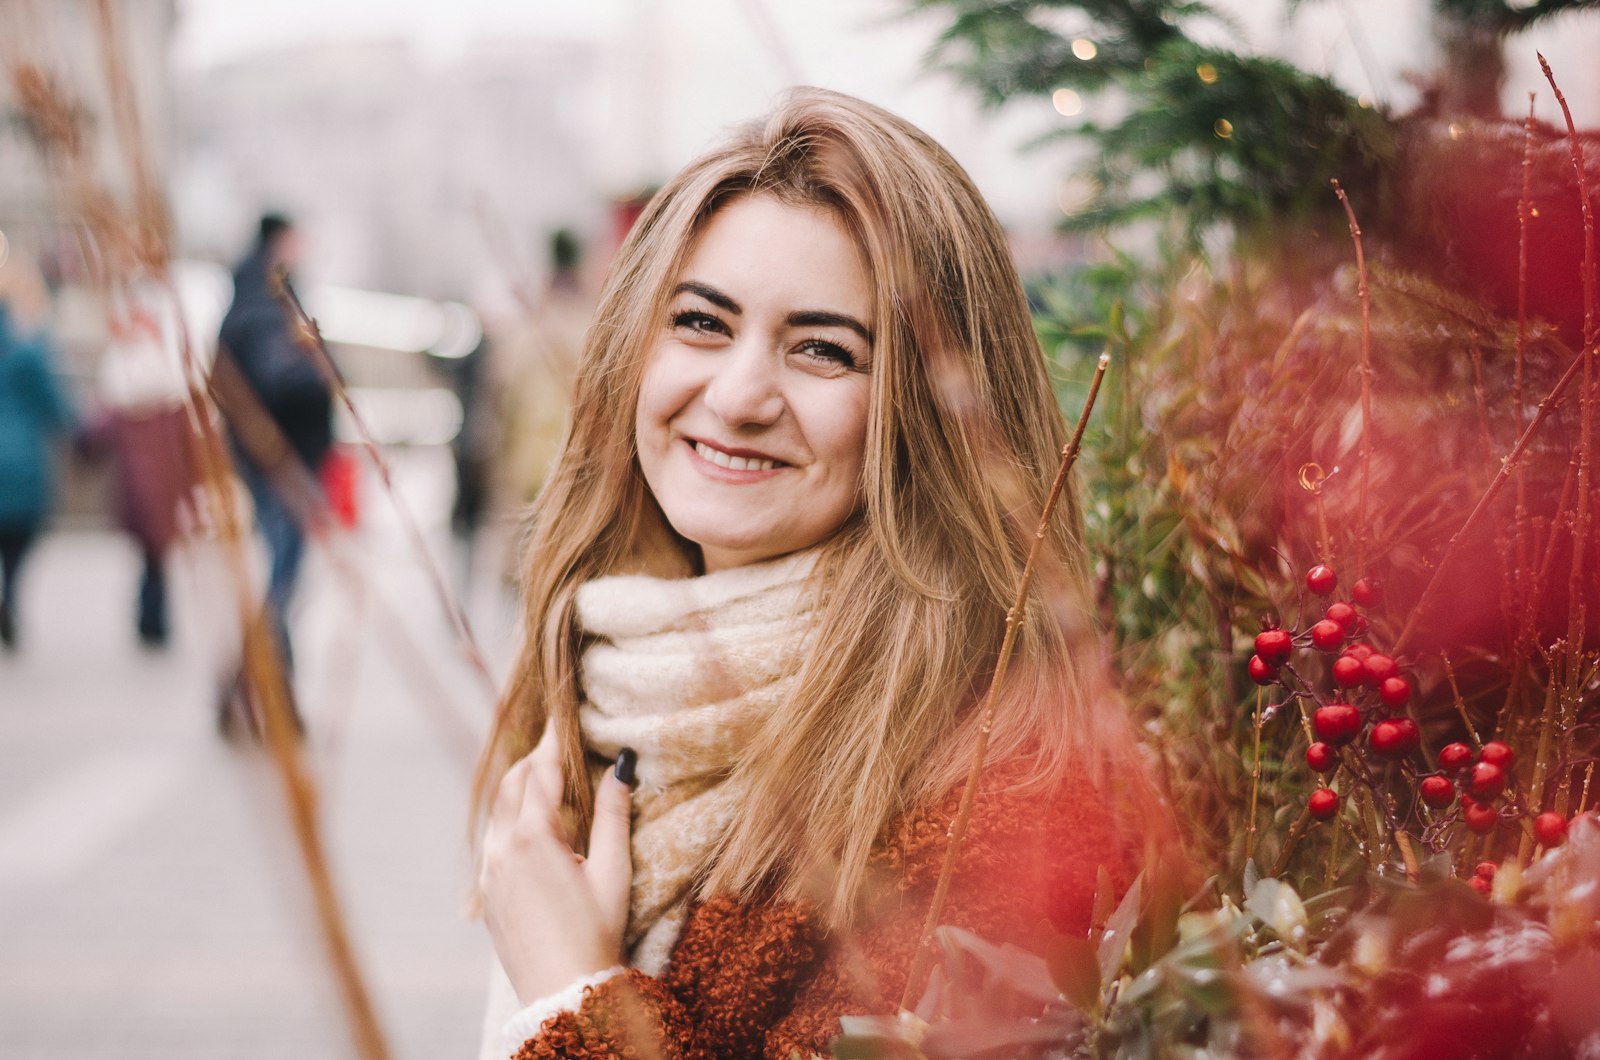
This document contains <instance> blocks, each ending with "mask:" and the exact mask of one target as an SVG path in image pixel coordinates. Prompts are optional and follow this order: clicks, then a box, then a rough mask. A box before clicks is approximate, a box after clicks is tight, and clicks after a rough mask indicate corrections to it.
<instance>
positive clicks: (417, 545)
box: [273, 274, 498, 696]
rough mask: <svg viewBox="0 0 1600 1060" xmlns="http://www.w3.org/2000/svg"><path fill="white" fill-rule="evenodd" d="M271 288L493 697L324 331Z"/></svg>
mask: <svg viewBox="0 0 1600 1060" xmlns="http://www.w3.org/2000/svg"><path fill="white" fill-rule="evenodd" d="M273 289H274V290H275V291H276V292H277V295H278V298H279V301H280V302H281V303H282V304H283V307H284V309H285V311H287V312H288V313H290V314H291V316H292V317H293V318H294V321H295V324H296V326H297V329H298V331H299V337H300V339H301V342H300V345H301V347H302V348H303V349H305V350H306V351H307V352H308V353H310V354H311V355H312V357H313V358H315V360H316V362H317V366H318V367H319V368H320V369H321V371H322V374H323V377H324V379H325V380H326V381H327V383H328V384H329V386H330V387H331V388H332V389H333V392H334V394H335V395H336V396H337V397H338V399H339V402H340V404H342V405H343V406H344V409H345V412H346V413H347V414H348V415H349V416H350V422H351V423H352V424H354V426H355V428H356V433H357V435H358V436H359V437H360V438H361V448H362V451H363V452H364V453H366V456H367V460H368V461H370V462H371V464H372V466H373V467H374V468H375V469H376V470H377V472H378V477H379V478H380V480H381V481H382V483H383V488H384V492H385V493H387V494H388V495H389V498H390V500H392V501H394V506H395V511H396V512H397V514H398V515H399V516H400V523H401V525H402V526H403V527H404V528H405V531H406V537H407V538H408V539H409V541H410V544H411V547H412V548H413V549H414V550H415V551H416V553H417V555H418V557H420V558H421V560H422V565H423V569H424V570H425V571H426V572H427V575H428V583H429V585H430V587H431V588H432V589H433V594H434V596H435V597H436V598H437V599H438V601H439V604H440V606H441V607H442V608H443V609H444V613H445V617H446V618H448V619H449V621H450V625H451V628H452V629H453V630H454V632H455V635H456V640H457V643H458V644H459V646H460V648H461V651H462V653H463V654H464V655H465V656H466V659H467V662H468V664H469V665H470V666H471V667H472V670H473V672H474V673H475V674H477V675H478V677H479V678H480V679H481V680H482V681H483V684H484V688H485V689H486V690H487V691H488V692H489V693H490V695H491V696H493V695H495V694H497V692H498V689H497V687H496V685H495V680H494V676H493V675H492V674H490V672H489V664H488V662H487V661H486V660H485V658H484V654H483V650H482V649H481V648H480V647H479V646H478V638H477V636H476V635H475V634H474V633H473V632H472V623H471V622H470V621H468V619H467V614H466V611H465V610H463V609H462V607H461V604H460V602H459V601H457V600H456V597H455V594H454V593H453V592H451V591H450V585H449V582H448V580H447V579H446V578H445V576H444V572H443V571H442V570H440V569H439V563H438V561H437V560H436V559H435V558H434V556H433V552H432V550H430V549H429V548H428V543H427V540H426V538H424V537H423V534H422V527H420V526H419V525H417V520H416V518H415V517H414V516H413V515H412V514H411V511H410V509H408V508H407V507H406V506H405V505H403V504H401V503H400V502H399V494H398V493H397V492H396V490H395V488H394V479H393V476H392V475H391V474H390V471H389V462H388V461H387V460H385V459H384V457H383V453H382V451H380V450H379V448H378V443H377V442H376V441H375V440H374V439H373V435H372V431H371V430H370V429H369V428H368V427H367V423H366V420H364V419H363V418H362V416H361V413H360V411H359V410H358V409H357V408H356V406H355V402H354V401H352V400H351V399H350V391H349V390H348V389H346V387H345V385H344V381H343V380H342V379H340V378H339V372H338V369H336V368H335V367H334V364H333V358H332V357H331V356H330V355H329V354H328V347H327V344H326V343H324V342H323V340H322V332H321V330H320V329H319V328H318V327H317V322H316V321H315V320H313V319H312V318H311V316H310V314H308V313H307V312H306V310H305V307H304V306H303V305H301V304H300V299H299V297H298V296H297V295H296V294H295V292H294V288H292V287H290V286H289V285H288V284H287V283H285V282H284V281H283V276H282V275H281V274H278V275H276V276H274V279H273Z"/></svg>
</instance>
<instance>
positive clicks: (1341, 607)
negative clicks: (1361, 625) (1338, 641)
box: [1323, 600, 1361, 633]
mask: <svg viewBox="0 0 1600 1060" xmlns="http://www.w3.org/2000/svg"><path fill="white" fill-rule="evenodd" d="M1323 617H1324V618H1326V619H1328V620H1329V621H1331V622H1337V623H1339V625H1340V626H1342V627H1343V628H1344V631H1345V632H1346V633H1349V632H1350V631H1351V630H1352V629H1354V628H1355V625H1356V619H1357V618H1359V617H1361V616H1359V615H1357V614H1356V609H1355V608H1353V607H1351V606H1350V605H1349V604H1347V603H1345V602H1344V601H1342V600H1341V601H1339V602H1337V603H1332V604H1329V605H1328V610H1327V612H1326V613H1325V614H1324V615H1323Z"/></svg>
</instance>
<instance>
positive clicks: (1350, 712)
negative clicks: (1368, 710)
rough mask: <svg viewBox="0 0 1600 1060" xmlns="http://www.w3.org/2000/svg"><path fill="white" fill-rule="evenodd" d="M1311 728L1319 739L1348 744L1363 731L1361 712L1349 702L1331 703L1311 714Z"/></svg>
mask: <svg viewBox="0 0 1600 1060" xmlns="http://www.w3.org/2000/svg"><path fill="white" fill-rule="evenodd" d="M1311 728H1312V731H1314V732H1315V733H1316V734H1317V738H1318V739H1321V740H1325V741H1327V742H1328V743H1331V744H1335V745H1338V744H1346V743H1349V742H1350V741H1351V740H1353V739H1355V735H1356V733H1358V732H1360V731H1361V712H1360V711H1359V710H1357V709H1356V708H1355V707H1352V706H1351V705H1350V704H1348V703H1329V704H1328V705H1327V706H1325V707H1318V708H1317V710H1316V712H1315V713H1314V714H1312V715H1311Z"/></svg>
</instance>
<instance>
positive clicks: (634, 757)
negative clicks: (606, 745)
mask: <svg viewBox="0 0 1600 1060" xmlns="http://www.w3.org/2000/svg"><path fill="white" fill-rule="evenodd" d="M638 764H639V756H638V754H637V753H635V752H634V750H633V748H631V747H624V748H623V749H622V750H620V751H618V752H617V779H618V780H620V781H622V782H623V783H624V784H626V785H628V787H630V788H631V787H634V786H636V785H637V784H638V783H639V777H638V776H637V774H636V773H635V772H634V766H636V765H638Z"/></svg>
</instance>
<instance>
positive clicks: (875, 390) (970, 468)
mask: <svg viewBox="0 0 1600 1060" xmlns="http://www.w3.org/2000/svg"><path fill="white" fill-rule="evenodd" d="M757 194H760V195H771V196H775V197H777V198H778V199H779V200H780V201H783V202H785V203H789V204H793V205H805V206H815V207H822V208H826V209H829V210H832V211H834V212H835V214H836V215H837V216H838V217H840V218H841V219H842V221H843V222H844V224H845V225H846V227H847V228H848V229H849V230H850V231H851V232H852V233H853V235H854V236H855V238H856V239H857V240H858V242H859V244H860V247H861V249H862V251H863V254H864V256H865V258H866V260H867V261H868V262H869V263H870V266H871V273H872V282H873V284H874V298H875V312H874V319H876V320H877V321H879V322H881V323H880V325H879V327H878V329H877V330H878V337H877V340H876V344H875V346H874V349H873V378H872V400H871V410H870V413H869V418H868V426H867V442H866V453H865V469H864V473H863V481H862V500H861V505H860V510H859V512H858V514H857V516H856V517H854V518H853V519H852V520H851V521H850V522H849V523H847V524H846V525H845V526H844V527H843V528H842V529H841V530H840V531H838V532H837V533H836V534H834V535H833V536H832V537H831V538H829V539H828V540H827V541H826V542H824V543H823V544H822V546H821V555H820V558H819V561H818V563H817V566H816V568H815V573H814V575H813V591H814V592H815V594H816V601H817V607H818V615H817V622H816V629H815V633H814V637H815V639H814V640H813V641H812V644H811V649H810V653H809V656H808V658H807V659H806V661H805V662H804V663H803V665H802V669H801V672H800V675H799V680H798V683H797V689H796V691H795V693H794V696H793V698H792V701H791V702H789V704H788V705H787V708H786V709H785V710H783V711H781V712H780V713H779V714H777V715H776V716H774V717H773V718H772V719H771V721H770V723H769V724H767V725H766V726H765V727H764V728H763V729H762V730H761V731H760V732H759V734H758V735H757V737H756V738H755V740H754V743H753V745H752V746H751V747H750V748H749V750H748V753H747V754H746V755H745V756H744V757H743V758H742V760H741V761H739V762H738V763H737V764H736V768H737V769H738V770H740V771H742V773H743V775H744V779H745V780H746V781H747V782H748V790H749V792H750V795H749V801H748V804H747V806H746V807H745V808H744V810H743V811H742V814H741V824H740V826H739V827H737V828H736V829H735V830H733V831H732V832H730V833H729V834H728V835H726V836H725V837H724V838H723V841H722V843H721V845H720V847H719V849H718V851H717V855H716V857H715V859H714V862H713V864H712V865H711V866H710V868H709V871H708V874H707V876H706V878H705V880H704V884H703V887H702V893H705V894H709V893H714V892H733V893H737V894H742V895H750V894H752V893H754V892H756V891H757V890H758V889H760V888H763V887H769V886H770V887H774V888H775V893H778V894H780V895H782V896H784V897H798V896H800V895H802V894H807V895H810V896H811V897H814V898H820V905H821V908H822V911H823V912H824V914H825V915H826V916H828V917H829V918H830V919H831V920H833V921H834V922H842V921H847V920H848V919H849V918H850V917H851V915H852V911H853V907H854V904H855V901H856V898H857V895H858V891H859V888H860V885H861V882H862V878H863V876H864V870H865V867H866V863H867V858H868V855H869V854H870V852H871V850H872V848H873V845H874V843H875V842H876V841H877V840H878V839H879V838H880V837H881V836H882V835H883V834H884V832H885V829H886V827H887V826H888V825H889V824H890V823H891V822H892V821H893V820H895V819H896V818H897V817H898V816H899V815H901V814H903V813H905V812H906V811H908V810H910V809H913V808H915V807H917V806H919V805H925V804H927V803H928V802H929V800H932V799H936V798H938V797H940V796H942V795H944V794H946V793H947V792H948V791H950V790H951V789H952V788H953V787H954V786H955V785H957V784H958V783H959V782H960V781H961V780H962V778H963V776H964V775H965V772H966V770H967V768H968V763H969V762H970V759H971V755H972V751H973V746H974V740H975V739H976V738H977V726H978V719H977V717H976V716H975V715H976V713H977V712H976V711H974V710H973V709H972V707H973V705H974V704H975V703H976V702H977V700H978V698H979V697H980V696H981V694H982V692H983V691H984V688H985V686H986V684H987V682H988V676H989V674H990V673H992V670H993V666H994V661H995V657H996V652H997V649H998V646H999V642H1000V639H1001V635H1002V632H1003V624H1002V620H1003V616H1004V614H1005V610H1006V608H1007V606H1008V605H1009V603H1010V601H1011V598H1012V596H1013V594H1014V592H1015V589H1016V585H1017V581H1018V577H1019V575H1020V572H1021V569H1022V564H1023V559H1024V557H1025V555H1026V550H1027V545H1028V543H1029V542H1030V541H1031V539H1032V537H1033V530H1034V527H1035V525H1036V523H1037V520H1038V518H1039V513H1040V511H1041V510H1042V508H1043V501H1044V497H1045V494H1046V493H1047V491H1048V487H1049V483H1050V480H1051V476H1052V474H1053V472H1054V469H1055V466H1056V463H1057V458H1058V455H1059V452H1060V450H1061V448H1062V445H1063V443H1064V441H1065V427H1064V424H1063V422H1062V418H1061V414H1060V410H1059V408H1058V407H1057V404H1056V400H1055V396H1054V393H1053V391H1052V389H1051V386H1050V381H1049V379H1048V377H1047V374H1046V369H1045V362H1044V358H1043V356H1042V355H1041V353H1040V350H1039V346H1038V342H1037V339H1036V338H1035V335H1034V332H1033V329H1032V324H1031V322H1030V318H1029V314H1028V308H1027V304H1026V301H1025V298H1024V296H1023V292H1022V286H1021V283H1020V281H1019V279H1018V277H1017V274H1016V271H1015V268H1014V266H1013V265H1012V262H1011V258H1010V255H1009V253H1008V250H1007V247H1006V243H1005V238H1004V234H1003V232H1002V230H1001V228H1000V225H999V223H998V222H997V221H996V219H995V218H994V216H993V214H992V213H991V212H990V211H989V209H988V207H987V206H986V205H985V203H984V202H983V199H982V197H981V196H980V195H979V193H978V191H977V189H976V188H975V187H974V186H973V184H972V183H971V181H970V180H969V179H968V177H967V176H966V174H965V173H964V172H963V171H962V169H961V167H960V166H959V165H957V163H956V162H955V160H954V159H952V158H951V157H950V156H949V155H948V154H947V153H946V152H945V151H944V150H943V149H942V148H941V147H939V145H938V144H936V143H934V142H933V140H931V139H930V138H929V137H928V136H926V135H925V134H924V133H922V132H921V131H920V130H918V129H916V128H915V127H913V126H911V125H910V124H908V123H907V122H905V121H902V120H901V119H899V118H897V117H895V116H894V115H892V114H889V113H888V112H886V111H884V110H881V109H880V108H878V107H875V106H872V105H870V104H867V103H864V102H862V101H860V100H856V99H852V98H850V97H848V96H844V95H840V94H838V93H834V92H828V91H823V90H820V89H800V90H796V91H794V92H792V93H791V94H790V95H789V96H788V97H787V98H786V99H785V100H784V102H783V103H782V104H781V105H780V106H779V107H778V108H777V109H776V110H775V111H774V112H773V113H772V114H771V115H770V116H769V117H768V118H767V119H766V120H765V121H763V122H759V123H756V124H752V125H750V126H748V127H746V128H744V129H742V130H741V131H739V133H738V134H737V135H735V136H733V137H732V139H731V140H729V141H728V142H727V143H726V144H725V145H723V146H721V147H719V148H716V149H714V150H712V151H710V152H709V153H707V154H706V155H704V156H703V157H701V158H700V159H698V160H697V161H695V162H692V163H690V164H689V165H688V166H687V167H686V168H685V169H684V170H683V171H682V172H681V173H679V174H678V175H677V176H676V177H675V178H673V180H672V181H671V182H670V183H669V184H667V185H666V186H665V187H664V188H662V190H661V191H660V192H659V193H658V194H657V195H656V196H655V198H654V199H653V200H652V201H651V202H650V204H649V206H648V207H647V208H646V209H645V211H644V213H643V215H642V216H641V217H640V218H639V220H638V222H637V223H636V224H635V226H634V228H633V230H632V232H631V233H630V234H629V236H628V238H627V240H626V242H625V243H624V244H623V246H622V248H621V249H620V251H619V253H618V256H617V259H616V262H615V263H614V265H613V266H612V270H611V273H610V276H609V279H608V281H607V284H606V287H605V289H604V292H603V293H602V296H601V300H600V304H599V307H598V310H597V313H596V320H595V323H594V325H593V326H592V328H591V330H590V333H589V335H588V338H587V341H586V343H585V347H584V351H583V355H582V359H581V363H580V366H579V369H578V376H577V379H576V384H575V393H574V405H573V410H572V419H571V424H570V427H569V428H568V434H567V438H566V440H565V444H564V446H563V449H562V453H561V456H560V457H559V459H558V461H557V464H556V467H555V471H554V473H553V475H552V477H551V478H550V480H549V482H548V483H547V485H546V487H545V489H544V491H543V493H542V494H541V496H540V499H539V501H538V509H537V516H536V518H535V523H534V525H533V528H532V531H531V536H530V540H529V543H528V550H527V565H526V568H525V575H526V581H525V585H524V591H525V597H526V611H525V615H524V618H525V641H524V645H523V648H522V651H521V655H520V657H519V659H518V661H517V663H516V666H515V670H514V672H513V674H512V677H511V681H510V685H509V688H508V689H507V692H506V694H505V697H504V699H503V700H502V702H501V704H500V708H499V712H498V716H497V718H496V721H495V725H494V730H493V733H492V734H491V738H490V740H489V743H488V746H487V748H486V750H485V753H484V757H483V760H482V762H481V764H480V770H479V790H478V797H479V804H480V806H481V805H482V803H483V802H484V801H485V795H486V794H487V792H488V790H489V788H490V787H491V786H492V784H493V783H494V782H495V780H496V779H497V777H498V776H499V775H500V774H501V773H502V772H503V771H504V770H505V769H506V768H507V767H508V766H509V764H510V763H511V761H513V760H514V759H515V757H516V756H518V755H519V754H521V753H524V752H525V751H526V750H527V749H528V748H529V747H530V746H531V745H532V743H533V742H535V740H536V739H537V738H538V736H539V735H540V734H541V733H542V732H543V731H544V729H545V726H546V725H547V724H549V725H551V726H553V735H554V736H555V737H556V738H557V739H558V740H559V741H560V743H561V746H562V747H563V748H564V755H565V759H564V761H565V767H566V775H567V778H568V782H567V790H566V800H567V802H568V804H569V806H570V808H571V809H572V810H573V811H574V813H575V815H576V818H577V820H578V821H579V822H580V824H582V823H584V822H587V820H588V818H589V815H590V812H591V799H592V793H591V791H590V788H589V785H588V782H587V778H588V776H589V773H588V770H587V768H586V762H585V753H584V750H583V745H582V740H581V738H580V734H579V732H578V725H577V709H578V704H579V700H580V697H581V695H582V690H581V688H580V684H579V670H578V661H579V657H580V653H581V650H582V647H583V644H582V641H581V639H580V634H579V631H578V629H577V628H576V623H575V621H574V611H573V600H574V593H575V592H576V590H577V588H578V586H580V585H581V584H582V583H583V582H585V581H587V580H589V579H592V578H596V577H600V576H603V575H606V574H612V573H617V572H621V571H630V570H632V571H648V572H652V573H657V574H663V575H669V576H671V575H688V574H692V573H694V572H695V570H696V555H697V553H696V551H695V549H694V548H693V546H692V545H690V544H689V543H687V542H684V541H683V540H682V539H680V538H677V536H676V535H675V534H674V533H673V532H672V530H671V528H670V527H669V526H667V524H666V522H665V519H664V518H663V516H662V514H661V512H660V510H659V509H658V508H657V506H656V504H655V502H654V500H653V498H652V497H651V495H650V493H649V491H648V489H647V488H646V486H645V484H644V481H643V478H642V476H641V474H640V470H639V465H638V460H637V453H636V449H635V444H634V438H633V423H634V415H633V410H634V406H635V404H636V402H637V400H638V394H639V385H640V376H641V372H642V369H643V366H644V362H645V359H646V357H647V355H648V353H649V350H650V348H651V346H652V344H653V343H654V342H655V341H656V339H657V337H658V335H659V334H660V332H661V329H662V328H663V327H664V326H665V322H666V314H667V301H668V298H669V293H670V289H671V286H672V284H673V283H675V282H676V280H677V277H678V273H679V271H680V269H681V267H682V265H683V263H684V261H685V260H686V258H687V256H688V253H689V251H690V249H691V247H692V245H693V244H694V241H695V238H696V236H697V235H698V233H699V232H700V231H701V230H703V228H704V227H705V225H706V222H707V221H708V219H709V218H710V217H711V216H712V215H713V214H714V213H715V212H716V211H717V210H718V209H720V208H721V207H722V206H724V205H726V204H727V203H728V202H730V201H732V200H734V199H736V198H738V197H740V196H746V195H757ZM1045 554H1046V557H1047V560H1048V562H1047V563H1046V564H1045V566H1044V569H1043V572H1042V576H1041V578H1040V581H1039V582H1038V583H1037V584H1038V588H1037V589H1036V590H1035V593H1034V600H1035V601H1036V602H1035V604H1034V605H1033V606H1031V607H1030V609H1029V610H1028V612H1027V613H1026V616H1025V622H1024V625H1023V627H1022V630H1021V635H1020V639H1019V652H1018V662H1017V664H1016V665H1014V666H1013V669H1012V671H1011V675H1010V677H1009V678H1008V680H1007V685H1008V687H1007V688H1005V689H1003V690H1001V691H1002V695H1001V697H1000V708H999V714H998V719H997V722H996V725H995V727H994V730H993V736H992V742H991V744H990V755H991V758H993V759H1005V758H1011V757H1016V756H1021V755H1027V756H1029V758H1030V760H1031V762H1032V769H1031V776H1032V777H1033V779H1034V781H1035V782H1036V783H1037V785H1038V786H1039V787H1040V788H1044V787H1047V786H1049V785H1051V784H1053V783H1056V782H1059V781H1060V780H1061V778H1062V777H1063V776H1064V775H1065V774H1066V773H1067V772H1068V771H1069V770H1073V769H1083V768H1092V767H1093V766H1094V765H1095V764H1097V763H1100V762H1103V761H1104V760H1105V758H1106V755H1107V754H1108V753H1111V754H1120V753H1122V752H1123V751H1124V750H1125V749H1126V744H1127V726H1126V724H1125V722H1124V720H1123V718H1122V712H1121V711H1120V709H1119V708H1118V707H1117V706H1116V703H1115V701H1114V699H1111V698H1108V697H1107V696H1106V695H1105V689H1104V687H1103V682H1101V680H1100V679H1099V674H1100V673H1101V672H1102V666H1101V660H1100V658H1099V648H1098V640H1097V639H1096V638H1095V636H1094V633H1093V630H1092V626H1091V620H1090V617H1089V607H1088V594H1087V592H1086V588H1085V587H1086V583H1087V572H1086V569H1085V568H1086V555H1085V550H1084V547H1083V544H1082V542H1081V539H1080V532H1079V518H1078V511H1077V505H1076V503H1075V502H1074V501H1072V500H1071V499H1070V498H1069V499H1068V502H1067V503H1065V504H1064V505H1063V506H1062V507H1061V508H1060V509H1059V514H1058V515H1057V517H1056V518H1055V520H1054V521H1053V523H1052V524H1051V526H1050V527H1049V531H1048V539H1047V541H1046V542H1045ZM818 879H824V880H826V881H828V882H827V883H826V884H824V885H823V889H822V892H821V893H820V894H819V893H818V891H817V887H816V883H815V881H816V880H818Z"/></svg>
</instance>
